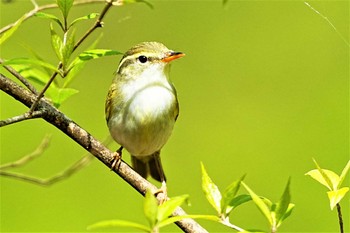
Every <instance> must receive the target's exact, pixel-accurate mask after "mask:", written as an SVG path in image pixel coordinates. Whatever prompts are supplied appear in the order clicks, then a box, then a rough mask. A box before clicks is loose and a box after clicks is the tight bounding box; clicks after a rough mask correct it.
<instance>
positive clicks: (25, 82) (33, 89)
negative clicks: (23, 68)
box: [0, 58, 38, 95]
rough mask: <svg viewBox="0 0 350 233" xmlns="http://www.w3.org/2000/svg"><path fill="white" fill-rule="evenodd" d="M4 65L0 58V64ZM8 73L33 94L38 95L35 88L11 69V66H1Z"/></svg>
mask: <svg viewBox="0 0 350 233" xmlns="http://www.w3.org/2000/svg"><path fill="white" fill-rule="evenodd" d="M2 63H4V60H3V59H1V58H0V64H2ZM3 67H4V68H5V69H6V70H7V71H8V72H10V73H11V74H12V75H13V76H15V77H16V78H17V79H18V80H19V81H21V82H22V83H23V84H24V86H26V87H27V88H28V89H29V90H30V91H31V92H32V93H33V94H35V95H38V91H37V90H36V89H35V87H34V86H33V85H32V84H31V83H30V82H28V81H27V80H26V79H25V78H23V76H22V75H21V74H20V73H18V72H17V71H16V70H15V69H13V68H12V67H11V66H3Z"/></svg>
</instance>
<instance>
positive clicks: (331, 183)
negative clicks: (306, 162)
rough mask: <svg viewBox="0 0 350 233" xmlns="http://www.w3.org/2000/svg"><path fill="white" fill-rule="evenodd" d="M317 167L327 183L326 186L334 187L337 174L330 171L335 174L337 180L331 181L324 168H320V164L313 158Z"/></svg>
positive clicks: (331, 188)
mask: <svg viewBox="0 0 350 233" xmlns="http://www.w3.org/2000/svg"><path fill="white" fill-rule="evenodd" d="M312 160H313V161H314V163H315V165H316V167H317V170H318V171H319V172H320V174H321V175H322V177H323V179H324V181H325V182H326V183H327V184H328V186H329V187H330V190H333V189H335V188H336V187H337V186H338V183H339V177H338V175H337V174H335V173H334V172H331V173H333V174H335V176H336V177H337V181H336V184H335V183H334V182H333V180H332V177H330V176H329V175H328V174H327V173H326V172H325V169H322V168H321V167H320V165H318V163H317V162H316V160H315V159H314V158H313V159H312Z"/></svg>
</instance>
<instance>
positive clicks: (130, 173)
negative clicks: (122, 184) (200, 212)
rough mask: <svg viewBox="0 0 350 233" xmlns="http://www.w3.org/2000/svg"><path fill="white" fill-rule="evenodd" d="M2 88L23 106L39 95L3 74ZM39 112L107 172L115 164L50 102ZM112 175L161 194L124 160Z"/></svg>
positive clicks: (192, 226)
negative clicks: (101, 164)
mask: <svg viewBox="0 0 350 233" xmlns="http://www.w3.org/2000/svg"><path fill="white" fill-rule="evenodd" d="M0 89H1V90H3V91H4V92H6V93H7V94H8V95H10V96H12V97H13V98H15V99H17V100H18V101H20V102H21V103H22V104H24V105H26V106H27V107H30V106H31V105H32V104H33V102H34V101H35V100H36V96H35V95H33V94H32V93H30V92H29V91H27V90H26V89H24V88H23V87H21V86H19V85H18V84H17V83H15V82H13V81H12V80H11V79H9V78H7V77H5V76H4V75H2V74H0ZM38 107H40V109H45V110H46V112H47V114H46V115H45V116H44V117H43V119H44V120H45V121H47V122H48V123H49V124H51V125H53V126H55V127H56V128H58V129H59V130H61V131H62V132H63V133H64V134H66V135H67V136H68V137H70V138H72V139H73V140H74V141H75V142H77V143H78V144H79V145H80V146H81V147H83V148H84V149H86V150H87V151H89V152H90V153H91V154H93V155H94V156H95V157H96V158H97V159H99V160H100V161H101V162H102V163H104V164H105V165H106V166H107V167H108V169H109V168H110V167H111V165H112V163H113V161H114V159H115V158H114V156H113V155H114V152H112V151H110V150H109V149H107V148H106V147H105V146H104V145H103V144H102V143H101V142H100V141H98V140H96V139H95V138H94V137H93V136H92V135H91V134H89V133H88V132H87V131H86V130H85V129H83V128H81V127H80V126H79V125H77V124H76V123H75V122H74V121H72V120H71V119H69V118H68V117H67V116H66V115H65V114H63V113H62V112H60V111H59V110H58V109H56V108H55V107H53V106H52V105H51V104H50V103H48V102H47V101H45V99H41V100H40V101H39V105H38ZM113 172H115V173H117V174H118V175H119V176H120V177H121V178H122V179H124V180H125V181H126V182H127V183H128V184H129V185H131V186H132V187H133V188H134V189H135V190H137V191H138V192H139V193H141V194H142V195H145V193H146V191H147V190H150V191H151V192H153V193H156V192H157V191H158V188H157V187H156V186H154V185H153V184H151V183H150V182H149V181H147V180H145V179H144V178H143V177H141V176H140V175H139V174H138V173H137V172H135V171H134V170H133V169H132V168H130V167H129V165H128V164H126V163H125V162H124V161H122V160H120V163H119V166H118V167H116V168H114V169H113ZM157 198H158V199H164V194H163V193H159V194H158V195H157ZM172 215H173V216H179V215H187V214H186V213H185V212H184V210H183V209H182V208H180V207H178V208H176V210H175V211H174V212H173V213H172ZM176 224H177V225H178V226H179V227H180V228H181V229H182V230H183V231H184V232H197V233H206V232H207V231H206V230H205V229H204V228H202V227H201V226H200V225H199V224H198V223H197V222H196V221H194V220H193V219H184V220H181V221H178V222H176Z"/></svg>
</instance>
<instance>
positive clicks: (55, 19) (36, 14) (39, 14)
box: [34, 12, 63, 30]
mask: <svg viewBox="0 0 350 233" xmlns="http://www.w3.org/2000/svg"><path fill="white" fill-rule="evenodd" d="M34 15H35V16H37V17H39V18H43V19H50V20H53V21H54V22H56V23H57V24H58V25H59V26H60V27H61V28H62V30H63V25H62V22H61V21H60V20H59V18H57V17H56V16H55V15H52V14H48V13H44V12H37V13H35V14H34Z"/></svg>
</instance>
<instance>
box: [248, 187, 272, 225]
mask: <svg viewBox="0 0 350 233" xmlns="http://www.w3.org/2000/svg"><path fill="white" fill-rule="evenodd" d="M242 185H243V187H244V188H245V189H246V190H247V191H248V193H249V194H250V196H251V197H252V200H253V201H254V203H255V205H256V206H257V207H258V209H259V210H260V211H261V213H262V214H263V215H264V216H265V217H266V219H267V220H268V221H269V223H270V225H271V226H273V224H274V222H273V220H272V216H271V212H270V208H269V207H268V206H267V204H265V202H264V201H263V200H262V199H261V198H260V197H259V196H258V195H256V194H255V193H254V192H253V190H251V189H250V188H249V187H248V186H247V185H246V184H245V183H244V182H243V181H242Z"/></svg>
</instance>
